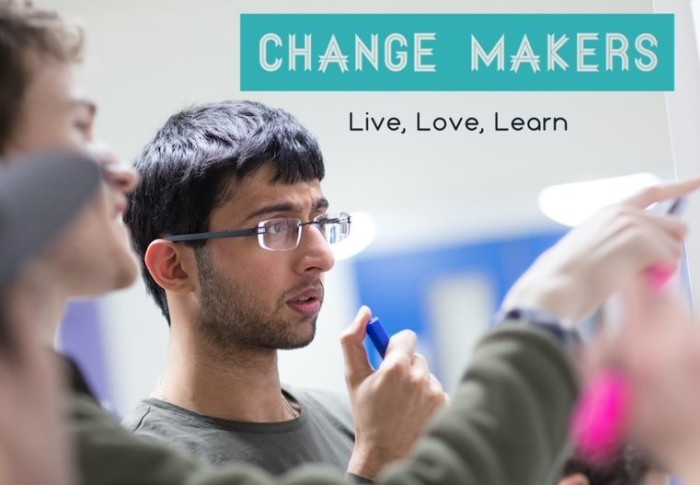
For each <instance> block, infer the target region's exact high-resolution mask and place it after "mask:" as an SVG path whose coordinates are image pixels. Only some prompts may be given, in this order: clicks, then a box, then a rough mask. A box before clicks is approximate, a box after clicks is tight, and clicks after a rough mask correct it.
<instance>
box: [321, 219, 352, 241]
mask: <svg viewBox="0 0 700 485" xmlns="http://www.w3.org/2000/svg"><path fill="white" fill-rule="evenodd" d="M318 228H319V229H321V232H322V233H323V235H324V236H325V237H326V240H327V241H328V244H335V243H338V242H340V241H342V240H343V239H346V238H347V237H348V236H349V235H350V216H349V215H348V214H346V213H345V212H341V213H339V214H329V215H326V216H324V217H323V218H321V219H319V221H318Z"/></svg>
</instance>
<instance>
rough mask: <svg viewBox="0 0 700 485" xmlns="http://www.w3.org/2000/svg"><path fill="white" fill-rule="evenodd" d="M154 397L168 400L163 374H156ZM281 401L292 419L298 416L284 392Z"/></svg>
mask: <svg viewBox="0 0 700 485" xmlns="http://www.w3.org/2000/svg"><path fill="white" fill-rule="evenodd" d="M156 399H160V400H161V401H165V402H168V400H167V399H166V398H165V392H163V376H158V381H157V383H156ZM282 403H283V404H284V408H285V409H286V410H287V411H288V412H289V414H291V415H292V418H293V419H298V418H299V411H297V410H296V409H295V408H294V406H292V403H291V402H289V399H287V396H285V395H284V393H282Z"/></svg>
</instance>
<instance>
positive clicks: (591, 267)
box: [503, 178, 700, 323]
mask: <svg viewBox="0 0 700 485" xmlns="http://www.w3.org/2000/svg"><path fill="white" fill-rule="evenodd" d="M698 187H700V179H698V178H695V179H690V180H686V181H684V182H678V183H669V184H664V185H658V186H654V187H650V188H647V189H644V190H642V191H641V192H639V193H637V194H636V195H634V196H632V197H630V198H628V199H626V200H624V201H622V202H620V203H618V204H615V205H612V206H610V207H607V208H605V209H603V210H601V211H599V212H598V213H597V214H595V215H594V216H593V217H591V219H589V220H588V221H586V222H585V223H583V224H581V225H580V226H578V227H576V228H574V229H572V230H571V231H570V232H569V233H568V234H567V235H566V236H565V237H564V238H562V240H561V241H559V242H558V243H557V244H555V245H554V246H553V247H552V248H550V249H549V250H548V251H546V252H545V253H544V254H542V256H540V257H539V258H538V259H537V261H535V263H534V264H533V265H532V266H531V267H530V269H528V270H527V271H526V272H525V274H524V275H523V276H522V277H521V278H520V279H519V280H518V281H517V282H516V283H515V285H513V287H512V289H511V290H510V291H509V293H508V295H507V296H506V298H505V300H504V303H503V309H505V310H508V309H511V308H515V307H520V308H536V309H540V310H545V311H548V312H551V313H553V314H555V315H557V316H558V317H560V318H561V319H562V320H563V321H569V322H574V323H576V322H579V321H581V320H582V319H583V318H585V317H586V316H587V315H588V314H590V313H591V312H592V311H593V310H594V309H595V308H596V307H597V306H598V305H600V304H601V303H602V302H603V301H604V300H605V299H606V298H608V297H609V296H610V295H611V294H612V293H613V292H614V291H616V290H618V289H619V288H621V287H622V285H623V284H624V282H626V281H629V279H630V278H632V277H634V276H635V275H637V274H639V273H641V272H643V271H645V270H647V269H648V268H651V267H652V266H654V265H657V264H658V265H663V266H671V267H673V266H675V265H677V263H678V260H679V259H680V257H681V255H682V252H683V238H684V237H685V234H686V232H687V226H686V224H685V223H684V222H683V221H681V220H680V219H678V218H677V217H673V216H669V215H664V214H654V213H653V212H649V211H647V210H645V209H646V208H647V207H648V206H649V205H651V204H653V203H654V202H659V201H663V200H667V199H672V198H676V197H681V196H684V195H687V194H689V193H690V192H692V191H694V190H696V189H697V188H698Z"/></svg>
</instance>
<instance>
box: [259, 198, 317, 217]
mask: <svg viewBox="0 0 700 485" xmlns="http://www.w3.org/2000/svg"><path fill="white" fill-rule="evenodd" d="M328 205H329V203H328V199H326V198H325V197H320V198H318V199H317V200H316V202H315V203H314V206H313V209H314V210H316V211H318V210H326V209H328ZM301 210H302V208H301V207H300V206H298V205H296V204H292V203H291V202H282V203H278V204H270V205H266V206H263V207H261V208H259V209H257V210H255V211H253V212H251V213H250V214H249V215H248V217H246V220H250V219H253V218H255V217H259V216H264V215H266V214H273V213H275V212H291V211H301Z"/></svg>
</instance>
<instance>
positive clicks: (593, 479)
mask: <svg viewBox="0 0 700 485" xmlns="http://www.w3.org/2000/svg"><path fill="white" fill-rule="evenodd" d="M651 469H652V466H651V463H650V461H649V459H648V458H647V457H646V456H645V455H644V454H642V453H641V452H640V451H639V450H637V449H636V448H634V447H631V446H627V447H625V448H624V450H622V451H620V452H619V454H616V455H615V456H613V457H611V458H610V460H609V461H607V462H606V463H599V464H594V463H590V462H588V461H586V460H584V459H582V458H580V457H578V456H576V455H574V456H572V457H570V458H569V459H568V460H567V462H566V464H565V465H564V470H563V472H562V477H567V476H569V475H573V474H575V473H581V474H582V475H585V476H586V477H587V478H588V483H589V484H590V485H642V484H643V480H644V478H645V476H646V474H647V473H648V472H649V471H650V470H651Z"/></svg>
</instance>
